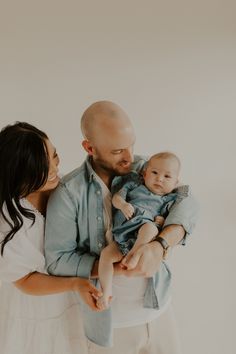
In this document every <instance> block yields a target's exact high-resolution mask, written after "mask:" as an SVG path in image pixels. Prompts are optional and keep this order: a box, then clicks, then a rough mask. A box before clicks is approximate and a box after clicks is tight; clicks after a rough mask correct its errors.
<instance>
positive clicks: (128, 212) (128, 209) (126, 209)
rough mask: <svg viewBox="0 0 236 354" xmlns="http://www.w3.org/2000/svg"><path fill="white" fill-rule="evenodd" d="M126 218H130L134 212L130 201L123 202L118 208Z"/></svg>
mask: <svg viewBox="0 0 236 354" xmlns="http://www.w3.org/2000/svg"><path fill="white" fill-rule="evenodd" d="M120 210H121V211H122V213H123V214H124V216H125V217H126V219H127V220H129V219H131V218H132V216H133V214H134V207H133V205H132V204H130V203H126V202H125V203H124V204H123V205H122V207H121V208H120Z"/></svg>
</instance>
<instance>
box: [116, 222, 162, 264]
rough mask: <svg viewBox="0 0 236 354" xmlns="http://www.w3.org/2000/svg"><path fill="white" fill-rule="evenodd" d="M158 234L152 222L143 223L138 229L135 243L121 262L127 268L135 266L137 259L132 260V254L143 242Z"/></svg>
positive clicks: (145, 242) (147, 241)
mask: <svg viewBox="0 0 236 354" xmlns="http://www.w3.org/2000/svg"><path fill="white" fill-rule="evenodd" d="M157 235H158V229H157V227H156V225H155V224H154V223H151V222H148V223H146V224H143V225H142V226H141V227H140V228H139V231H138V235H137V239H136V241H135V244H134V245H133V247H132V248H131V250H130V251H129V253H128V254H127V256H126V257H124V258H123V260H122V262H121V263H122V264H123V265H125V266H126V267H127V269H134V268H135V267H136V266H137V261H135V263H134V262H132V256H133V254H134V253H135V251H137V249H138V248H139V247H140V246H141V245H144V244H147V243H149V242H151V241H152V240H153V239H154V238H155V237H156V236H157Z"/></svg>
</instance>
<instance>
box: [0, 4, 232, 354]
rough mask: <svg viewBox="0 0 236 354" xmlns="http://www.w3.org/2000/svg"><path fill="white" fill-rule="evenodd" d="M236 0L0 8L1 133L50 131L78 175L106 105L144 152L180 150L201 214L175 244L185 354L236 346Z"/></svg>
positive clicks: (66, 166) (65, 166)
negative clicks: (129, 125)
mask: <svg viewBox="0 0 236 354" xmlns="http://www.w3.org/2000/svg"><path fill="white" fill-rule="evenodd" d="M235 13H236V3H235V1H233V0H232V1H229V0H225V1H219V0H204V1H202V0H198V1H191V0H189V1H187V0H186V1H168V0H167V1H151V0H146V1H140V0H126V1H124V0H119V1H118V0H117V1H112V0H110V1H108V0H107V1H105V0H98V1H95V0H94V1H91V0H87V1H80V0H77V1H76V0H74V1H72V0H67V1H60V0H57V1H56V0H53V1H51V0H47V1H45V0H41V1H35V0H29V1H25V0H21V1H17V0H15V1H14V0H1V1H0V101H1V102H0V121H1V122H0V128H2V127H3V126H5V125H6V124H9V123H13V122H14V121H16V120H21V121H28V122H31V123H33V124H35V125H36V126H37V127H39V128H41V129H43V130H45V131H46V132H47V133H48V135H49V136H50V138H51V140H52V141H53V143H54V144H55V145H56V147H57V150H58V152H59V154H60V157H61V171H62V172H63V173H66V172H69V171H70V170H71V169H73V168H75V167H77V166H78V165H79V164H80V163H81V162H82V161H83V159H84V157H85V153H84V152H83V150H82V147H81V134H80V128H79V122H80V117H81V114H82V113H83V111H84V110H85V108H86V107H87V106H88V105H90V104H91V103H92V102H94V101H97V100H101V99H108V100H112V101H114V102H116V103H118V104H120V105H121V106H122V107H123V108H124V109H125V110H126V111H127V113H128V114H129V116H130V118H131V120H132V122H133V124H134V126H135V129H136V134H137V142H136V146H135V152H136V153H142V154H146V155H147V154H152V153H154V152H158V151H163V150H171V151H174V152H175V153H176V154H177V155H178V156H179V157H180V159H181V161H182V174H181V179H182V181H184V183H188V184H190V185H191V186H192V189H193V191H194V194H195V195H196V197H197V198H198V200H199V202H200V205H201V217H200V220H199V222H198V225H197V227H196V229H195V231H194V234H193V235H192V236H191V238H190V239H189V242H188V244H187V245H186V246H185V247H177V248H176V249H175V250H174V251H173V252H172V256H171V259H170V263H171V266H172V270H173V286H172V287H173V291H172V292H173V303H174V307H175V312H176V317H177V320H178V323H179V329H180V335H181V338H182V341H183V349H184V350H183V354H199V353H202V354H222V352H224V353H226V354H234V353H235V352H236V348H235V338H234V335H235V315H236V313H235V295H236V294H235V262H234V258H235V246H236V242H235V239H236V235H235V232H234V231H235V196H236V195H235V186H234V183H235V177H236V168H235V148H236V144H235V138H234V136H235V128H236V122H235V116H236V108H235V102H236V70H235V63H236V21H235Z"/></svg>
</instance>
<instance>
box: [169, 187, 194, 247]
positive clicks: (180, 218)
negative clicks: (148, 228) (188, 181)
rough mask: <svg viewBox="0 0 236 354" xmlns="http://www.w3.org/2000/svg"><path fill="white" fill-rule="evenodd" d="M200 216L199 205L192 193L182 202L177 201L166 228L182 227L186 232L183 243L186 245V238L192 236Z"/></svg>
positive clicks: (172, 208) (171, 210)
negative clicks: (171, 226) (170, 226)
mask: <svg viewBox="0 0 236 354" xmlns="http://www.w3.org/2000/svg"><path fill="white" fill-rule="evenodd" d="M198 216H199V203H198V201H197V200H196V198H195V197H194V196H193V195H192V194H191V193H190V194H189V195H188V196H187V197H186V198H183V199H182V200H181V201H179V200H177V201H176V202H175V203H174V204H173V206H172V207H171V209H170V212H169V214H168V216H167V218H166V219H165V223H164V227H166V226H169V225H182V226H183V228H184V230H185V237H184V238H183V240H182V241H181V243H182V244H183V245H184V244H185V241H186V237H187V236H188V235H190V234H191V233H192V232H193V230H194V227H195V225H196V222H197V220H198Z"/></svg>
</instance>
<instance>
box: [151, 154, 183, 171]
mask: <svg viewBox="0 0 236 354" xmlns="http://www.w3.org/2000/svg"><path fill="white" fill-rule="evenodd" d="M154 159H155V160H156V159H163V160H169V159H171V160H174V161H175V162H177V165H178V170H180V167H181V162H180V159H179V158H178V156H176V155H175V154H174V153H173V152H170V151H162V152H159V153H158V154H155V155H152V156H151V157H150V159H149V160H148V163H149V162H150V161H151V160H154Z"/></svg>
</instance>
